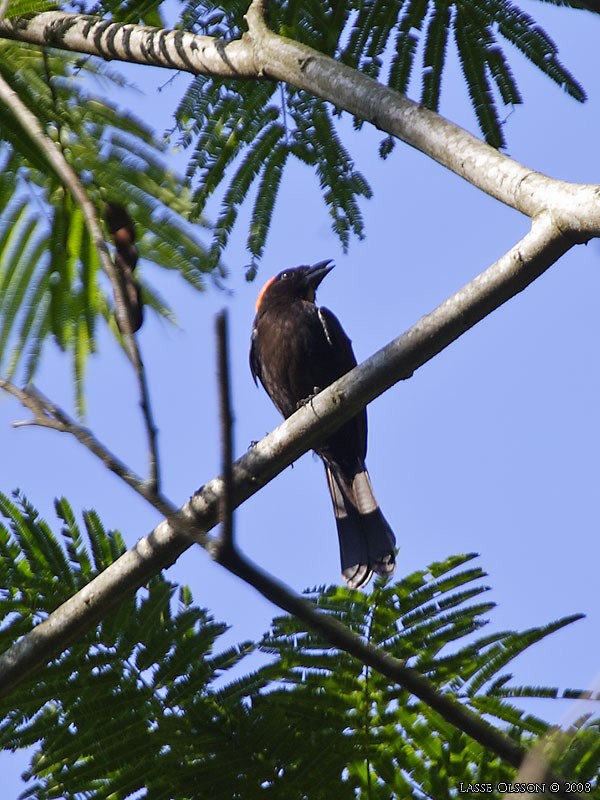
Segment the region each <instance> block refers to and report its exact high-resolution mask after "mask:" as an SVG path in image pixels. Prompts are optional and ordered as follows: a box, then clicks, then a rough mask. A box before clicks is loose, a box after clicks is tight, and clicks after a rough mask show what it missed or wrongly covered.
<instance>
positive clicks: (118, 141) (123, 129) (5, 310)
mask: <svg viewBox="0 0 600 800" xmlns="http://www.w3.org/2000/svg"><path fill="white" fill-rule="evenodd" d="M0 74H1V75H2V77H3V78H4V80H5V81H7V82H8V83H9V84H10V86H11V87H12V88H13V89H14V91H15V92H16V93H17V95H18V96H19V99H20V100H21V102H22V103H24V104H25V105H26V106H27V107H28V109H29V110H30V111H31V112H33V113H34V114H35V115H36V117H37V119H38V120H39V122H40V124H41V126H42V128H43V130H44V131H45V133H46V135H47V146H49V147H58V148H60V150H61V151H62V153H63V155H64V156H65V158H66V160H67V161H68V162H69V164H70V165H71V167H72V168H73V169H74V171H75V172H76V173H77V175H78V176H79V177H80V180H81V181H82V183H83V184H84V185H85V187H86V191H87V192H88V195H89V197H90V199H91V200H92V202H93V203H94V206H95V208H96V210H97V213H98V216H99V217H102V213H103V208H104V204H105V202H106V201H115V202H121V203H122V204H124V205H125V206H126V207H127V209H128V212H129V214H130V216H131V217H132V218H133V219H134V221H135V223H136V229H137V232H138V242H137V246H138V249H139V252H140V256H141V257H142V258H143V259H145V260H146V261H147V262H151V263H154V264H155V265H157V266H160V267H162V268H164V269H169V270H175V271H177V272H179V274H180V275H181V276H182V277H183V278H184V279H185V280H186V281H187V282H188V283H190V284H191V285H192V286H193V287H194V288H196V289H202V288H204V284H205V275H206V273H207V272H208V271H209V270H210V269H211V268H212V267H210V266H209V263H208V260H207V258H206V253H205V249H204V246H203V245H202V244H201V243H200V241H199V240H198V238H197V236H196V234H195V232H194V230H193V228H192V226H191V225H190V224H189V222H188V220H189V219H190V216H191V213H192V210H193V203H192V198H191V194H190V192H189V190H188V189H187V188H186V187H185V185H184V184H183V183H182V181H181V179H179V178H178V177H177V176H176V175H175V174H173V173H172V172H170V171H169V170H168V169H167V168H166V166H165V161H164V155H163V145H162V144H161V143H160V142H158V141H157V140H156V139H155V137H154V135H153V133H152V132H151V130H150V129H149V128H148V127H147V126H146V125H144V124H143V123H142V122H141V121H139V120H137V119H135V118H134V117H132V116H131V115H130V114H129V113H126V112H123V111H121V110H120V109H119V108H118V106H117V105H116V104H113V103H112V102H110V101H105V100H100V99H99V98H98V97H96V96H95V95H94V94H92V93H91V92H90V86H91V82H92V81H102V82H103V83H104V84H105V85H106V86H108V87H109V89H110V88H114V89H115V90H116V89H118V88H120V87H121V86H124V84H123V81H122V80H121V79H120V78H119V76H118V75H117V74H116V73H113V72H112V71H110V70H109V69H107V68H106V67H104V66H103V65H99V64H97V63H96V62H94V61H93V60H91V59H88V58H84V59H81V58H76V57H74V56H71V55H68V54H64V53H57V52H41V51H40V50H38V49H36V48H33V47H28V46H25V45H18V44H14V43H11V42H8V41H0ZM0 130H1V131H2V141H0V165H1V168H2V169H1V174H0V370H2V372H3V373H4V374H5V375H8V377H12V376H14V375H16V374H18V375H19V377H20V378H22V380H24V381H29V380H31V379H32V378H33V376H34V374H35V370H36V368H37V366H38V364H39V360H40V356H41V353H42V349H43V346H44V344H45V342H46V341H47V340H48V339H52V340H54V342H55V343H56V344H57V345H58V346H59V347H60V348H61V349H62V350H64V351H66V352H68V353H69V354H70V358H71V363H72V371H73V379H74V386H75V388H76V398H77V405H78V409H79V412H80V413H82V412H83V408H84V402H83V379H84V371H85V364H86V360H87V357H88V355H89V354H90V353H92V352H93V351H94V349H95V347H96V333H97V324H98V321H99V320H100V321H102V320H104V321H106V322H107V323H108V324H109V326H110V327H111V329H112V331H113V333H114V335H115V337H116V338H117V340H118V341H121V338H120V334H119V332H118V330H117V327H116V324H115V321H114V317H113V308H112V287H111V286H110V284H109V282H108V281H107V279H106V277H105V276H104V275H103V273H102V271H101V270H100V269H99V258H98V252H97V248H96V245H95V243H94V242H93V241H92V238H91V237H90V235H89V232H88V229H87V226H86V223H85V220H84V216H83V213H82V210H81V209H80V208H79V207H78V206H77V205H76V204H75V203H74V202H73V200H72V198H71V196H70V194H69V193H68V191H67V189H66V188H65V187H63V186H62V185H61V184H60V182H59V179H58V178H57V176H56V175H55V173H54V171H53V169H52V167H51V166H50V165H49V163H48V161H47V157H46V154H45V151H44V149H43V148H41V147H40V146H39V145H38V144H37V142H36V141H35V140H34V139H33V138H32V137H31V136H30V135H29V134H28V132H27V130H25V129H24V128H23V127H22V126H21V124H20V123H19V121H18V120H17V119H16V118H15V117H14V116H13V114H12V113H11V112H10V110H9V109H7V108H6V107H4V106H2V107H1V108H0ZM107 241H108V242H109V243H110V237H109V236H108V234H107ZM138 277H139V279H140V281H141V283H142V286H143V293H144V295H145V298H146V299H147V300H148V304H149V305H150V306H151V307H152V308H154V309H155V310H156V311H157V313H159V314H161V315H162V316H164V317H166V318H168V319H172V313H171V311H170V309H169V308H168V307H167V306H166V305H165V304H164V302H163V301H162V300H161V298H160V297H159V296H158V295H157V294H156V292H154V291H153V290H152V289H151V287H150V286H147V285H146V283H145V281H144V278H143V276H139V275H138ZM18 370H20V372H18Z"/></svg>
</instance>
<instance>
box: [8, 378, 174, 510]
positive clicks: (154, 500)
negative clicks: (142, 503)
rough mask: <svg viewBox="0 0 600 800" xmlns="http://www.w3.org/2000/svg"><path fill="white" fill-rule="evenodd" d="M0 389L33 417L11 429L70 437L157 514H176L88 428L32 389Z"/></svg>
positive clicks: (169, 503)
mask: <svg viewBox="0 0 600 800" xmlns="http://www.w3.org/2000/svg"><path fill="white" fill-rule="evenodd" d="M0 389H2V390H4V391H5V392H7V393H8V394H10V395H12V396H13V397H15V398H16V399H17V400H18V401H19V402H20V403H21V405H22V406H24V407H25V408H28V409H29V410H30V411H31V413H32V414H33V418H32V419H27V420H21V421H19V422H14V423H13V426H14V427H19V428H22V427H25V426H31V425H37V426H39V427H42V428H51V429H52V430H55V431H59V432H61V433H70V434H71V435H72V436H74V437H75V438H76V439H77V441H78V442H80V443H81V444H82V445H83V446H84V447H86V448H87V449H88V450H89V451H90V452H91V453H93V454H94V455H95V456H96V457H97V458H99V459H100V461H102V463H103V464H104V466H105V467H106V468H107V469H108V470H110V471H111V472H113V473H114V474H115V475H117V476H118V477H119V478H121V480H123V481H124V482H125V483H126V484H127V485H128V486H130V487H131V488H132V489H133V490H134V491H136V492H137V493H138V494H139V495H141V496H142V497H143V498H144V499H145V500H147V501H148V502H149V503H150V504H151V505H153V506H154V508H156V510H157V511H159V512H160V513H161V514H164V515H165V516H168V515H169V514H173V513H174V512H175V511H176V508H175V506H174V505H173V504H172V503H171V502H170V501H169V500H167V499H166V498H165V497H163V496H162V495H160V494H159V492H158V491H157V490H156V489H155V487H154V486H153V485H152V484H151V483H150V482H148V481H145V480H143V479H142V478H141V477H140V476H139V475H136V474H135V472H133V470H131V469H130V468H129V467H128V466H127V465H126V464H125V463H124V462H123V461H121V459H120V458H118V457H117V456H115V455H114V454H113V453H112V452H111V451H110V450H109V449H108V447H106V446H105V445H104V444H102V442H100V440H99V439H97V438H96V437H95V436H94V434H93V433H92V432H91V431H90V430H89V428H86V427H84V426H83V425H80V424H79V423H78V422H76V421H75V420H74V419H73V418H72V417H70V416H69V414H67V412H66V411H64V410H63V409H62V408H60V406H57V405H56V403H54V402H53V401H52V400H50V399H49V398H48V397H46V396H45V395H43V394H42V392H40V391H39V389H36V388H35V387H34V386H31V385H30V386H28V387H27V388H25V389H19V387H18V386H15V384H14V383H12V382H11V381H7V380H5V379H4V378H0Z"/></svg>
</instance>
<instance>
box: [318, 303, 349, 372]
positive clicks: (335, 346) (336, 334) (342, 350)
mask: <svg viewBox="0 0 600 800" xmlns="http://www.w3.org/2000/svg"><path fill="white" fill-rule="evenodd" d="M318 314H319V320H320V322H321V325H322V327H323V331H324V333H325V338H326V339H327V341H328V342H329V345H330V347H331V349H332V351H333V352H334V353H335V362H334V363H335V372H336V374H335V375H332V376H331V377H330V381H329V382H330V383H331V382H332V381H334V380H336V378H340V377H341V376H342V375H345V374H346V372H349V371H350V370H351V369H352V368H353V367H355V366H356V358H355V356H354V351H353V350H352V342H351V341H350V339H349V338H348V336H347V334H346V332H345V331H344V329H343V328H342V326H341V324H340V321H339V320H338V318H337V317H336V316H335V314H333V313H332V312H331V311H330V310H329V309H328V308H325V307H323V306H321V308H319V309H318Z"/></svg>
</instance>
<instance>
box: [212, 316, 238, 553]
mask: <svg viewBox="0 0 600 800" xmlns="http://www.w3.org/2000/svg"><path fill="white" fill-rule="evenodd" d="M215 329H216V338H217V380H218V384H219V411H220V420H221V468H222V476H221V477H222V479H223V491H222V493H221V500H220V517H221V536H220V540H219V542H218V546H217V547H218V550H219V555H222V554H223V553H227V552H229V551H230V550H231V549H232V548H233V546H234V541H233V499H232V485H233V469H232V462H233V415H232V413H231V383H230V373H229V354H228V334H227V311H221V312H220V313H219V314H217V318H216V322H215Z"/></svg>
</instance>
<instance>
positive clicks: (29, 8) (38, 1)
mask: <svg viewBox="0 0 600 800" xmlns="http://www.w3.org/2000/svg"><path fill="white" fill-rule="evenodd" d="M56 7H57V3H55V2H52V0H9V3H8V8H7V9H6V12H5V15H4V16H5V17H6V18H7V19H11V18H12V17H20V16H21V15H23V14H33V13H36V12H40V11H51V10H52V9H55V8H56Z"/></svg>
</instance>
